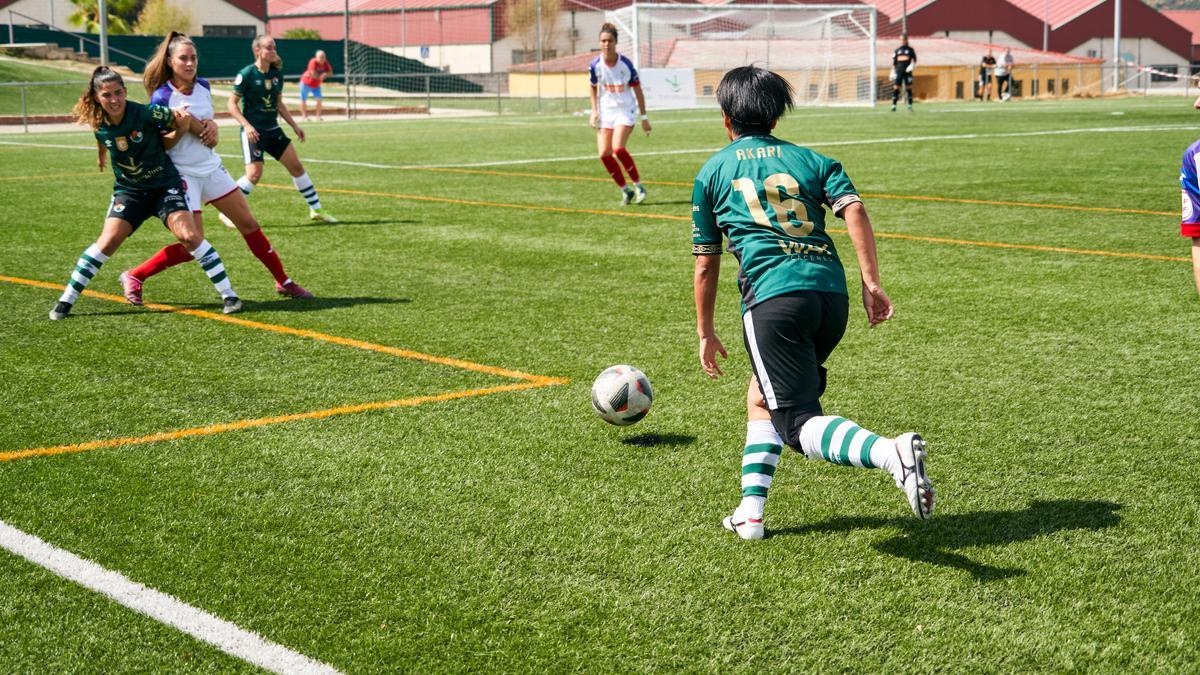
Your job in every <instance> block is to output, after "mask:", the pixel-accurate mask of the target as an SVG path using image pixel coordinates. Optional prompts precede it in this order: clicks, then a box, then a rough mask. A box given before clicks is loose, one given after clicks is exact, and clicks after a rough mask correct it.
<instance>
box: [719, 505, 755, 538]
mask: <svg viewBox="0 0 1200 675" xmlns="http://www.w3.org/2000/svg"><path fill="white" fill-rule="evenodd" d="M721 527H724V528H725V529H727V530H729V531H730V532H733V533H734V534H736V535H737V536H739V537H741V538H742V539H745V540H747V541H752V540H755V539H762V538H763V535H764V534H765V533H766V530H765V528H763V519H762V518H747V517H745V516H743V515H741V514H739V513H738V512H737V511H734V512H733V515H732V516H726V517H725V520H722V521H721Z"/></svg>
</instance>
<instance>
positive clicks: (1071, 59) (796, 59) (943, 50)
mask: <svg viewBox="0 0 1200 675" xmlns="http://www.w3.org/2000/svg"><path fill="white" fill-rule="evenodd" d="M828 44H829V43H827V42H826V41H824V40H771V44H770V48H769V49H768V46H767V41H766V40H690V39H686V38H681V39H678V40H673V41H671V44H670V45H664V46H663V49H669V50H670V56H668V57H667V59H666V61H665V62H664V63H663V67H666V68H696V69H700V70H717V71H724V70H728V69H729V68H733V67H735V66H739V65H742V64H747V63H766V62H767V61H768V56H769V57H770V67H771V68H772V69H773V70H801V69H806V68H825V67H838V66H839V65H842V64H854V65H860V64H863V63H864V62H865V57H864V52H865V51H866V50H867V49H869V47H868V43H867V41H866V40H839V41H836V42H833V43H832V44H833V46H834V50H833V52H832V54H831V56H830V57H829V58H827V57H826V55H825V54H826V52H825V48H826V46H827V45H828ZM909 44H911V45H912V47H913V49H915V50H917V62H918V63H919V64H920V66H978V65H979V60H980V59H981V58H983V55H984V54H986V53H987V52H988V50H991V51H992V52H993V53H994V54H995V55H997V56H998V55H999V54H1001V53H1002V52H1003V51H1004V46H1003V45H989V44H987V43H984V42H968V41H966V40H954V39H951V38H943V37H924V38H922V37H918V38H911V39H910V40H909ZM894 48H895V45H894V44H892V43H890V42H889V43H884V42H878V43H877V44H876V54H875V58H876V64H877V65H878V67H879V68H881V69H883V68H887V67H888V66H889V64H891V62H892V50H893V49H894ZM656 51H657V48H656ZM597 53H598V52H594V53H591V54H576V55H574V56H565V57H563V58H559V59H552V60H549V61H543V62H542V71H543V72H552V73H562V72H585V71H586V70H587V67H588V64H589V63H591V61H592V59H593V58H595V57H596V54H597ZM1012 53H1013V58H1014V59H1015V60H1016V62H1017V63H1018V64H1020V65H1034V64H1038V65H1047V64H1057V65H1064V64H1066V65H1075V64H1090V63H1102V61H1101V60H1100V59H1088V58H1084V57H1081V56H1072V55H1070V54H1059V53H1057V52H1044V51H1042V50H1040V49H1019V48H1014V49H1013V50H1012ZM918 67H919V66H918ZM509 71H511V72H520V73H530V72H535V71H537V64H529V63H527V64H522V65H520V66H513V67H511V68H509Z"/></svg>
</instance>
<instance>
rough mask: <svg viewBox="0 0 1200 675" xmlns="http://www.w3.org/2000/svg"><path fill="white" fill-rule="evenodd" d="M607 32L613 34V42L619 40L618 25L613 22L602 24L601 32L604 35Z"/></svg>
mask: <svg viewBox="0 0 1200 675" xmlns="http://www.w3.org/2000/svg"><path fill="white" fill-rule="evenodd" d="M605 33H608V34H609V35H611V36H612V39H613V42H616V41H617V27H616V26H614V25H613V24H611V23H606V24H604V25H603V26H600V34H601V35H604V34H605Z"/></svg>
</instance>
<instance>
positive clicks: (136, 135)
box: [129, 131, 142, 143]
mask: <svg viewBox="0 0 1200 675" xmlns="http://www.w3.org/2000/svg"><path fill="white" fill-rule="evenodd" d="M129 140H131V141H133V142H134V143H141V142H142V132H140V131H135V132H133V133H131V134H129Z"/></svg>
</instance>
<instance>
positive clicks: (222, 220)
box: [217, 211, 237, 228]
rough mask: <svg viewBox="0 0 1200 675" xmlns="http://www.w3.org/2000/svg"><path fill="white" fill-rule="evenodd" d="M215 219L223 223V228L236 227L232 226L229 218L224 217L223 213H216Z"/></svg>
mask: <svg viewBox="0 0 1200 675" xmlns="http://www.w3.org/2000/svg"><path fill="white" fill-rule="evenodd" d="M217 218H220V219H221V222H222V223H225V227H234V228H236V227H237V225H234V224H233V221H232V220H230V219H229V216H227V215H225V214H224V213H221V212H220V211H217Z"/></svg>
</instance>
